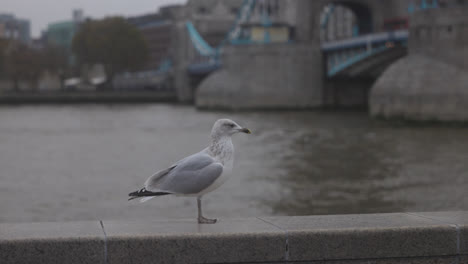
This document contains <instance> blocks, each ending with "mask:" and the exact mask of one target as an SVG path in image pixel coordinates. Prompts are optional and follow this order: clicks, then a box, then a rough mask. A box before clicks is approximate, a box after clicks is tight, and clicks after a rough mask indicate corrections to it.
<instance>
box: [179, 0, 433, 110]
mask: <svg viewBox="0 0 468 264" xmlns="http://www.w3.org/2000/svg"><path fill="white" fill-rule="evenodd" d="M376 2H377V1H372V0H336V1H332V0H319V1H303V0H287V1H275V0H244V1H242V4H241V5H240V6H239V8H238V13H237V16H236V19H235V20H234V21H233V23H232V26H231V28H230V30H229V31H227V33H226V34H225V37H224V39H223V40H222V41H221V43H219V45H218V46H213V45H210V44H208V42H207V41H205V40H204V39H203V37H202V34H200V33H199V32H198V30H197V27H196V24H195V23H192V21H190V20H187V21H186V22H185V25H184V27H185V31H186V33H187V35H188V39H189V42H190V46H191V47H192V49H193V50H195V51H196V52H192V56H191V57H190V58H186V61H188V63H186V64H185V65H186V68H185V73H186V74H187V76H188V79H189V81H188V83H189V86H190V88H189V90H190V93H193V94H203V90H206V89H208V90H210V91H209V94H210V96H212V95H213V94H214V93H216V91H214V90H213V89H215V88H214V87H218V88H216V89H218V90H219V89H223V87H226V86H229V85H231V83H232V82H233V81H228V80H227V79H229V78H231V77H232V78H231V79H232V80H234V79H241V80H244V81H245V82H247V81H248V82H255V85H256V86H257V87H258V86H262V88H261V89H260V90H262V92H260V93H259V95H264V94H265V91H266V90H267V88H266V85H268V86H270V87H274V88H272V89H282V88H281V87H275V85H276V84H277V85H279V83H282V86H283V87H284V86H285V83H284V82H283V81H281V80H282V79H281V77H280V76H279V75H284V74H287V73H286V72H285V71H283V72H277V71H276V70H275V69H271V71H270V72H265V70H264V69H261V68H265V64H264V62H265V61H268V60H270V61H272V60H273V61H276V62H277V63H278V65H277V66H278V67H282V66H281V65H282V64H284V62H285V61H288V60H289V59H288V58H287V57H285V56H284V54H286V53H291V54H292V53H297V52H296V51H294V50H303V51H304V52H306V54H307V55H305V56H302V55H298V58H302V57H303V58H304V59H306V58H307V62H306V61H303V62H299V65H298V62H296V63H295V64H294V63H292V62H288V63H291V64H288V63H286V64H287V65H290V67H292V68H294V70H291V72H292V74H289V75H288V76H285V77H287V78H293V79H294V78H296V77H297V78H302V79H303V80H299V81H298V83H299V85H302V86H304V85H306V86H311V85H313V86H314V89H316V91H314V92H313V93H310V96H312V97H314V99H313V100H311V102H312V101H313V102H312V103H306V104H304V105H303V107H311V106H312V107H313V106H319V105H323V104H326V103H327V102H326V101H327V100H328V101H329V99H327V97H328V96H329V94H330V91H329V90H330V88H329V87H330V85H329V84H330V83H332V85H331V86H334V88H332V89H331V90H332V94H333V93H335V90H336V82H340V81H342V80H358V81H359V80H363V79H365V80H368V81H367V82H366V85H367V86H370V84H372V82H373V80H375V79H376V78H377V77H378V76H379V75H380V74H381V73H382V72H383V71H384V70H385V69H386V68H387V67H388V66H389V65H390V64H392V63H393V62H395V61H396V60H398V59H399V58H402V57H404V56H405V55H406V54H407V46H408V35H409V34H408V17H409V16H410V15H411V13H412V12H414V11H415V10H416V9H428V8H438V6H439V4H438V3H439V2H438V1H437V0H433V1H431V0H427V1H426V0H420V1H419V2H418V3H416V2H415V1H409V0H392V1H385V2H383V3H382V2H380V1H379V2H378V3H376ZM343 10H344V11H343ZM291 14H292V15H291ZM340 23H341V24H340ZM340 28H341V29H340ZM343 28H346V29H345V30H343ZM340 30H341V33H343V32H345V34H341V35H340V34H339V33H340ZM330 32H332V33H333V34H334V37H332V38H330V36H331V35H333V34H331V33H330ZM253 50H257V51H259V52H260V53H262V54H265V56H268V58H267V57H265V58H261V56H264V55H259V56H257V55H255V54H254V53H252V51H253ZM266 50H268V52H263V51H266ZM286 50H287V52H286ZM317 50H318V53H319V54H317ZM275 52H276V53H277V54H276V56H277V57H276V58H274V56H275V54H274V53H275ZM246 54H249V56H250V58H255V60H250V61H249V56H245V55H246ZM267 54H268V55H267ZM281 54H283V55H281ZM244 56H245V57H244ZM290 57H291V56H290ZM292 57H294V56H292ZM241 58H245V61H244V62H243V63H241V62H240V61H239V60H240V59H241ZM286 64H284V65H286ZM307 64H309V65H307ZM234 65H236V67H234ZM317 65H322V66H321V67H317ZM242 68H245V69H242ZM267 68H268V67H267ZM317 68H320V69H317ZM247 69H249V71H251V72H250V73H249V72H247ZM311 70H312V71H313V72H311ZM308 72H309V73H308ZM226 74H227V75H226ZM215 75H226V76H231V77H229V78H228V77H226V76H224V77H222V78H225V79H226V80H225V81H224V82H223V81H222V78H220V77H219V76H218V77H214V76H215ZM236 75H237V76H236ZM242 75H244V76H242ZM293 75H297V76H296V77H293ZM306 75H310V76H313V78H314V79H315V81H313V80H312V79H310V78H311V77H309V76H307V77H306ZM266 76H271V77H272V78H273V79H274V78H278V82H274V81H271V80H265V79H266ZM258 78H261V79H258ZM283 79H285V78H283ZM293 79H291V80H293ZM204 80H207V81H204ZM333 82H335V84H333ZM200 85H201V86H200ZM236 85H237V86H238V87H237V88H239V89H243V88H242V87H240V85H239V84H236ZM204 86H206V87H207V88H203V87H204ZM242 86H249V85H248V84H242ZM349 86H353V85H349ZM200 87H201V89H200ZM353 87H354V86H353ZM227 89H228V90H229V88H227ZM246 89H247V88H246ZM252 89H254V88H249V89H248V90H249V91H251V90H252ZM255 89H257V88H255ZM288 89H290V90H291V92H292V90H294V89H295V88H293V87H291V88H288ZM297 89H304V88H303V87H302V88H297ZM197 90H200V91H197ZM232 90H234V88H232ZM231 93H233V91H231ZM293 93H294V94H298V93H299V90H297V91H294V92H292V93H291V94H293ZM363 93H364V94H367V93H368V88H366V89H365V91H364V92H363ZM224 94H228V93H224ZM280 94H281V93H278V95H280ZM306 94H307V93H306ZM259 95H256V96H259ZM194 96H196V95H194ZM269 96H270V97H272V95H271V94H270V95H269ZM345 96H346V95H345ZM286 97H287V98H289V99H290V101H293V100H294V99H293V97H288V96H286ZM332 97H334V98H335V97H336V95H332ZM213 99H214V98H213ZM260 99H261V98H260ZM283 99H284V98H283ZM210 100H211V99H210ZM214 100H216V99H214ZM275 100H276V101H275V102H279V101H278V100H277V99H275ZM364 100H367V95H364ZM197 101H203V100H197ZM334 101H335V104H336V100H334ZM361 103H366V102H362V100H361ZM273 104H274V103H272V105H273ZM292 104H293V105H296V106H297V105H301V104H302V103H294V102H293V103H292ZM208 107H209V106H208ZM260 107H261V106H260ZM228 108H229V107H228Z"/></svg>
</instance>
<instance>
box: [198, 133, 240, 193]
mask: <svg viewBox="0 0 468 264" xmlns="http://www.w3.org/2000/svg"><path fill="white" fill-rule="evenodd" d="M216 149H217V150H218V151H216V153H213V154H215V155H214V158H215V159H216V160H217V161H218V162H219V163H221V164H223V172H222V173H221V176H219V177H218V178H217V179H216V180H215V181H214V182H213V184H211V185H210V186H209V187H208V188H206V189H205V190H203V191H202V192H200V193H199V194H198V196H202V195H204V194H207V193H209V192H212V191H214V190H216V189H217V188H219V186H221V185H222V184H223V183H224V182H226V181H227V179H228V178H229V176H231V174H232V166H233V163H234V146H233V145H232V141H231V138H230V137H229V138H227V140H223V141H220V142H219V143H218V145H217V146H216Z"/></svg>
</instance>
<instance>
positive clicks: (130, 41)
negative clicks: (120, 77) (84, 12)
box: [72, 17, 148, 84]
mask: <svg viewBox="0 0 468 264" xmlns="http://www.w3.org/2000/svg"><path fill="white" fill-rule="evenodd" d="M147 50H148V49H147V46H146V42H145V39H144V38H143V36H142V35H141V33H140V32H139V31H138V29H136V28H135V27H134V26H132V25H130V24H129V23H127V21H125V19H124V18H122V17H109V18H104V19H102V20H88V21H86V22H85V23H84V24H83V25H81V27H80V30H79V31H78V32H77V34H76V35H75V37H74V38H73V43H72V51H73V53H74V54H75V55H76V56H77V59H78V63H79V64H88V65H93V64H98V63H101V64H103V65H104V69H105V71H106V74H107V81H108V83H109V84H110V83H112V79H113V77H114V75H115V74H117V73H120V72H123V71H133V70H137V69H139V68H140V67H141V66H143V65H144V63H145V62H146V59H147V57H148V51H147Z"/></svg>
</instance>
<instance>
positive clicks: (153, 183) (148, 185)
mask: <svg viewBox="0 0 468 264" xmlns="http://www.w3.org/2000/svg"><path fill="white" fill-rule="evenodd" d="M176 166H177V165H176V164H174V165H172V166H171V167H169V168H167V169H164V170H160V171H158V172H156V173H155V174H153V175H152V176H151V177H149V178H148V179H147V180H146V182H145V189H146V190H148V191H155V190H157V189H158V187H157V186H158V184H159V183H160V182H161V180H162V179H163V178H164V177H165V176H167V174H168V173H169V172H170V171H171V170H172V169H174V168H175V167H176Z"/></svg>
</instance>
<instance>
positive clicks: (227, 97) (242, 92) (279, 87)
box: [195, 44, 323, 109]
mask: <svg viewBox="0 0 468 264" xmlns="http://www.w3.org/2000/svg"><path fill="white" fill-rule="evenodd" d="M320 61H321V53H320V48H319V46H318V45H315V46H314V45H311V44H307V45H306V44H294V45H290V44H270V45H249V46H231V47H227V48H226V49H225V51H224V55H223V69H222V70H220V71H218V72H215V73H213V74H211V75H210V76H208V77H207V79H205V80H204V81H203V82H202V83H201V84H200V85H199V87H198V90H197V92H196V97H195V101H196V105H197V107H199V108H225V109H253V108H256V109H268V108H272V109H277V108H296V109H298V108H310V107H317V106H321V104H322V90H323V87H322V85H323V84H322V78H323V75H322V71H323V69H322V65H321V63H320Z"/></svg>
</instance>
